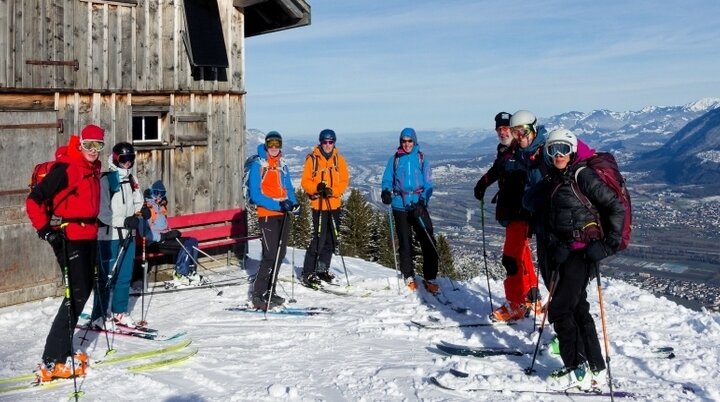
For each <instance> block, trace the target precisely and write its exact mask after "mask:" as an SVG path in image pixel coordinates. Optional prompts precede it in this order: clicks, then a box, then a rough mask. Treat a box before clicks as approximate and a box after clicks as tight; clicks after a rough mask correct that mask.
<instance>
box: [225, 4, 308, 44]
mask: <svg viewBox="0 0 720 402" xmlns="http://www.w3.org/2000/svg"><path fill="white" fill-rule="evenodd" d="M233 5H234V6H235V7H239V8H243V9H244V13H245V37H246V38H249V37H252V36H257V35H263V34H267V33H271V32H278V31H283V30H286V29H292V28H298V27H302V26H306V25H310V5H309V4H308V3H307V1H306V0H234V2H233Z"/></svg>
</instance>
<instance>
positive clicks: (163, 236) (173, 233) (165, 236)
mask: <svg viewBox="0 0 720 402" xmlns="http://www.w3.org/2000/svg"><path fill="white" fill-rule="evenodd" d="M178 238H180V231H179V230H176V229H173V230H168V231H167V232H165V233H160V241H166V240H175V239H178Z"/></svg>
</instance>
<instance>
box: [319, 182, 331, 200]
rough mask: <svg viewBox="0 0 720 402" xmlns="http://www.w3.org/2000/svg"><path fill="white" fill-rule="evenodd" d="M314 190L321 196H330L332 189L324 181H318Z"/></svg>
mask: <svg viewBox="0 0 720 402" xmlns="http://www.w3.org/2000/svg"><path fill="white" fill-rule="evenodd" d="M316 190H317V193H318V195H319V196H321V197H330V196H331V195H332V189H331V188H330V187H328V186H327V184H325V182H320V183H318V185H317V189H316Z"/></svg>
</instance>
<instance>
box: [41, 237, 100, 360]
mask: <svg viewBox="0 0 720 402" xmlns="http://www.w3.org/2000/svg"><path fill="white" fill-rule="evenodd" d="M54 251H55V257H57V260H58V262H60V270H61V271H62V269H63V267H64V266H65V264H67V267H68V282H69V283H70V298H69V299H68V298H67V296H66V297H65V299H63V302H62V304H60V308H59V309H58V312H57V314H55V319H54V320H53V323H52V326H51V327H50V333H48V336H47V340H46V341H45V350H44V351H43V356H42V359H43V362H44V363H53V362H62V363H65V360H66V359H67V357H68V356H70V355H71V353H72V337H73V334H74V333H75V325H77V322H78V318H80V313H82V311H83V309H84V308H85V303H86V302H87V300H88V298H89V297H90V292H91V291H92V289H93V285H94V277H95V275H94V269H95V264H96V263H97V257H96V256H97V241H95V240H65V250H63V249H62V247H59V248H57V249H55V250H54ZM66 257H67V262H66Z"/></svg>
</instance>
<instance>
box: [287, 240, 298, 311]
mask: <svg viewBox="0 0 720 402" xmlns="http://www.w3.org/2000/svg"><path fill="white" fill-rule="evenodd" d="M295 247H297V244H296V243H295V233H293V248H292V261H291V264H292V279H291V280H292V282H290V300H288V303H297V300H295Z"/></svg>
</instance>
